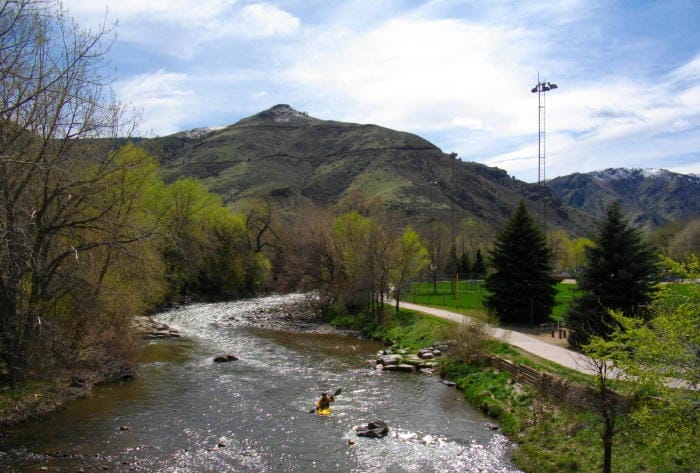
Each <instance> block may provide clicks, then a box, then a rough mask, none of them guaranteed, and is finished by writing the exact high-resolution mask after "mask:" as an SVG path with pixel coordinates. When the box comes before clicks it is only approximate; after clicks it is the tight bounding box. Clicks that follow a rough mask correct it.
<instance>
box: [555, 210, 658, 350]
mask: <svg viewBox="0 0 700 473" xmlns="http://www.w3.org/2000/svg"><path fill="white" fill-rule="evenodd" d="M656 263H657V257H656V251H655V249H654V247H653V246H651V245H649V244H648V243H646V242H645V241H644V240H643V239H642V235H641V233H640V232H639V231H638V230H636V229H635V228H633V227H632V226H630V224H629V222H628V221H627V220H626V219H625V218H624V216H623V213H622V209H621V207H620V204H619V202H616V203H614V204H612V205H611V206H610V207H609V208H608V210H607V215H606V218H605V219H604V220H603V221H602V222H601V223H600V225H599V229H598V234H597V235H596V236H595V238H594V239H593V245H592V246H590V247H588V248H586V263H585V266H584V269H583V273H582V275H581V277H580V278H579V281H578V284H579V288H580V289H581V295H580V296H579V297H577V298H576V299H574V300H573V301H572V303H571V305H570V306H569V310H568V312H567V315H566V324H567V326H568V327H569V328H570V329H571V330H572V334H571V337H570V338H569V342H570V343H571V344H572V345H573V346H575V347H581V346H583V345H586V344H588V341H589V339H590V337H591V336H594V335H598V336H601V337H604V338H607V337H608V336H609V335H610V334H611V333H612V332H613V330H614V329H615V327H616V324H615V322H614V319H613V318H612V317H611V316H610V314H609V311H610V310H616V311H619V312H621V313H622V314H624V315H626V316H628V317H636V316H639V315H641V313H640V310H639V309H640V307H641V306H644V305H646V304H648V303H649V302H650V300H651V296H652V294H653V292H654V284H655V281H656V277H657V267H656Z"/></svg>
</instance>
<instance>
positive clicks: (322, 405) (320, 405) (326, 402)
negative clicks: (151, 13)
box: [316, 392, 335, 411]
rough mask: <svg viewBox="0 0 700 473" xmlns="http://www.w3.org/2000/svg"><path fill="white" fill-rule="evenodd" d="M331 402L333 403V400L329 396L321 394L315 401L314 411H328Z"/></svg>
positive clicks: (324, 393)
mask: <svg viewBox="0 0 700 473" xmlns="http://www.w3.org/2000/svg"><path fill="white" fill-rule="evenodd" d="M331 402H335V398H334V397H333V396H329V395H328V393H326V392H322V393H321V398H320V399H319V400H318V401H316V410H317V411H326V410H328V409H330V407H331Z"/></svg>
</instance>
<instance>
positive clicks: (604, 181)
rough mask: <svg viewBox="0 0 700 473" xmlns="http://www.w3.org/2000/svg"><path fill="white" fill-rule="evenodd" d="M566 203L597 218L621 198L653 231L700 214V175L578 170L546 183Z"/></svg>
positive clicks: (640, 224)
mask: <svg viewBox="0 0 700 473" xmlns="http://www.w3.org/2000/svg"><path fill="white" fill-rule="evenodd" d="M547 185H548V187H549V188H550V189H551V190H552V192H553V193H554V194H555V195H556V196H557V197H559V198H560V199H561V200H562V201H563V202H564V203H565V204H566V205H569V206H572V207H575V208H577V209H579V210H582V211H584V212H586V213H588V214H589V215H592V216H594V217H596V218H601V217H602V216H604V214H605V208H606V207H607V205H609V204H610V203H611V202H613V201H615V200H619V201H620V202H621V203H622V208H623V210H624V211H625V213H626V215H627V217H628V218H629V219H630V221H631V222H632V223H633V224H634V225H635V226H637V227H638V228H641V229H644V230H651V229H654V228H657V227H661V226H665V225H667V224H669V223H671V222H683V221H686V220H689V219H691V218H693V217H697V216H699V215H700V176H696V175H686V174H677V173H674V172H670V171H666V170H663V169H621V168H614V169H613V168H611V169H606V170H604V171H595V172H589V173H576V174H571V175H568V176H563V177H557V178H556V179H552V180H551V181H549V182H548V183H547Z"/></svg>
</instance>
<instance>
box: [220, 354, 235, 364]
mask: <svg viewBox="0 0 700 473" xmlns="http://www.w3.org/2000/svg"><path fill="white" fill-rule="evenodd" d="M229 361H238V357H237V356H236V355H216V356H215V357H214V362H215V363H228V362H229Z"/></svg>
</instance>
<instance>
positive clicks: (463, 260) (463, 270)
mask: <svg viewBox="0 0 700 473" xmlns="http://www.w3.org/2000/svg"><path fill="white" fill-rule="evenodd" d="M471 269H472V265H471V262H470V261H469V255H468V254H467V253H466V252H465V251H463V252H462V256H461V257H460V259H459V272H460V274H463V275H464V277H468V275H469V273H470V272H471Z"/></svg>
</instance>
